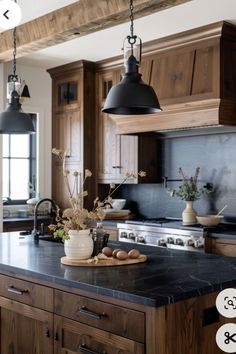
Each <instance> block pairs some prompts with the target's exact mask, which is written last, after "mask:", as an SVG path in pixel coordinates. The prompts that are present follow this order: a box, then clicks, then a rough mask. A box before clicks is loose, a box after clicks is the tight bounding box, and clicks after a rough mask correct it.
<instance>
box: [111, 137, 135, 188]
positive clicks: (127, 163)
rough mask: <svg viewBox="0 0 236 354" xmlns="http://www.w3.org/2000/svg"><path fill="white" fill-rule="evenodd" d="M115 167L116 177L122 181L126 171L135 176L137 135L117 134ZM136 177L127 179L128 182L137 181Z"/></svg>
mask: <svg viewBox="0 0 236 354" xmlns="http://www.w3.org/2000/svg"><path fill="white" fill-rule="evenodd" d="M117 140H118V151H117V168H116V179H117V180H119V181H122V180H123V179H124V178H125V177H126V174H127V173H132V174H135V175H136V176H137V172H138V137H137V136H129V135H117ZM137 181H138V179H137V178H132V179H129V180H128V181H127V182H128V183H137Z"/></svg>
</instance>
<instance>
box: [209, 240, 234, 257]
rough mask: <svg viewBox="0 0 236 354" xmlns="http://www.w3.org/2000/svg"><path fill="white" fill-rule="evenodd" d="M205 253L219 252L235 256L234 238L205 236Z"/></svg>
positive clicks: (223, 254)
mask: <svg viewBox="0 0 236 354" xmlns="http://www.w3.org/2000/svg"><path fill="white" fill-rule="evenodd" d="M205 250H206V252H207V253H214V254H219V255H221V256H228V257H236V240H235V239H232V238H231V239H230V238H228V239H227V238H220V237H219V238H212V237H207V238H206V243H205Z"/></svg>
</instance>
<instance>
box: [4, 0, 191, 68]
mask: <svg viewBox="0 0 236 354" xmlns="http://www.w3.org/2000/svg"><path fill="white" fill-rule="evenodd" d="M188 1H192V0H135V1H134V13H135V18H138V17H142V16H146V15H149V14H152V13H154V12H157V11H161V10H163V9H166V8H169V7H172V6H175V5H179V4H182V3H184V2H188ZM128 19H129V1H128V0H96V1H94V0H80V1H77V2H75V3H73V4H71V5H68V6H66V7H63V8H60V9H58V10H55V11H53V12H50V13H48V14H46V15H44V16H41V17H38V18H36V19H34V20H32V21H29V22H27V23H24V24H22V25H20V26H18V27H17V57H22V56H24V55H26V54H28V53H32V52H37V51H38V50H40V49H44V48H46V47H49V46H53V45H55V44H59V43H62V42H65V41H69V40H71V39H73V38H75V37H78V36H84V35H86V34H88V33H92V32H96V31H99V30H102V29H105V28H109V27H112V26H115V25H118V24H120V23H123V22H126V21H127V20H128ZM11 59H12V30H8V31H5V32H2V33H0V62H3V61H9V60H11Z"/></svg>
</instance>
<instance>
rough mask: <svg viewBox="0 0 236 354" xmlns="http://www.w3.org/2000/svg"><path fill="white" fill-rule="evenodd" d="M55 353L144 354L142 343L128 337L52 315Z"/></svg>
mask: <svg viewBox="0 0 236 354" xmlns="http://www.w3.org/2000/svg"><path fill="white" fill-rule="evenodd" d="M54 324H55V339H56V340H55V342H54V343H55V345H54V350H55V351H54V353H55V354H69V353H70V354H78V353H82V354H89V353H91V354H121V353H122V354H144V345H143V344H141V343H138V342H134V341H132V340H130V339H127V338H123V337H120V336H117V335H115V334H112V333H109V332H105V331H103V330H100V329H97V328H94V327H91V326H87V325H85V324H82V323H80V322H76V321H73V320H69V319H67V318H65V317H62V316H56V315H55V317H54Z"/></svg>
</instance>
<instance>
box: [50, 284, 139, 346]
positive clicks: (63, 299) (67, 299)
mask: <svg viewBox="0 0 236 354" xmlns="http://www.w3.org/2000/svg"><path fill="white" fill-rule="evenodd" d="M55 313H56V314H58V315H62V316H64V317H68V318H71V319H73V320H76V321H79V322H82V323H86V324H88V325H91V326H94V327H97V328H101V329H104V330H106V331H109V332H112V333H115V334H118V335H120V336H122V337H126V338H130V339H133V340H135V341H138V342H142V343H144V340H145V316H144V313H142V312H139V311H135V310H129V309H126V308H123V307H120V306H116V305H112V304H108V303H105V302H102V301H97V300H93V299H90V298H87V297H83V296H79V295H74V294H70V293H66V292H63V291H59V290H56V291H55Z"/></svg>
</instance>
